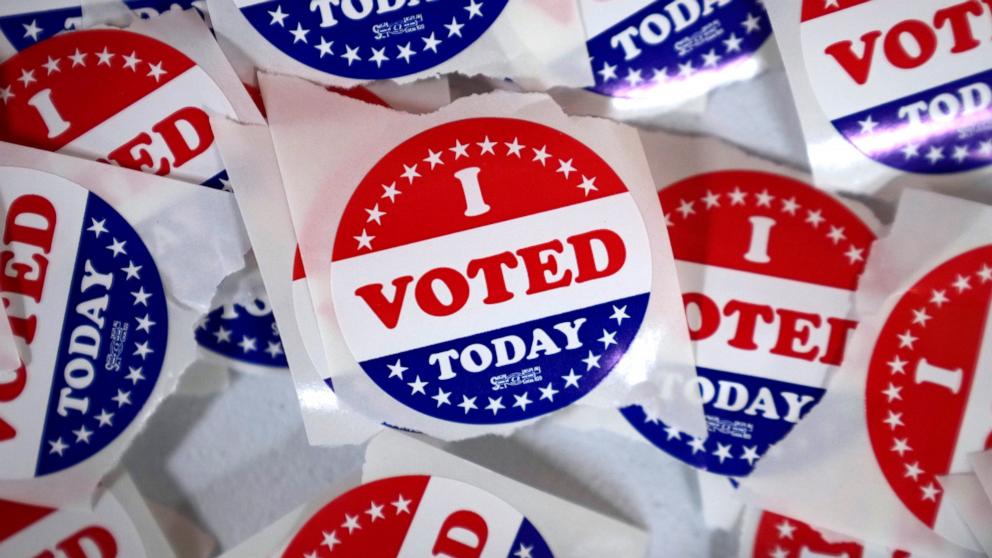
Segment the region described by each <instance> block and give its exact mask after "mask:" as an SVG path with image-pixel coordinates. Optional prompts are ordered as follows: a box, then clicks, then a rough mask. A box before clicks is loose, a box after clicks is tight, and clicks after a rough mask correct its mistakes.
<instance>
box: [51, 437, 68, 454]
mask: <svg viewBox="0 0 992 558" xmlns="http://www.w3.org/2000/svg"><path fill="white" fill-rule="evenodd" d="M48 445H50V446H51V448H50V449H49V450H48V453H49V455H51V454H53V453H57V454H59V457H61V456H62V454H64V453H65V450H67V449H69V446H68V445H67V444H66V443H65V442H63V441H62V437H61V436H59V438H58V439H57V440H55V441H54V442H48Z"/></svg>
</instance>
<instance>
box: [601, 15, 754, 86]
mask: <svg viewBox="0 0 992 558" xmlns="http://www.w3.org/2000/svg"><path fill="white" fill-rule="evenodd" d="M616 4H626V7H624V6H617V5H616ZM582 12H583V17H584V20H585V22H586V27H587V30H588V33H589V35H590V36H591V37H592V38H590V39H589V40H588V42H587V43H586V47H587V49H588V51H589V57H590V59H591V63H592V67H593V73H594V74H595V79H596V85H595V86H594V87H592V88H591V90H592V91H594V92H596V93H600V94H602V95H607V96H610V97H627V98H647V97H652V96H653V97H657V96H658V95H663V94H664V91H665V89H666V87H671V86H672V85H673V84H675V83H680V84H687V83H691V82H693V81H698V80H699V79H700V77H703V76H712V75H715V74H719V73H721V72H724V71H725V70H726V69H727V68H730V67H733V66H736V65H740V64H741V63H744V62H746V61H747V60H749V59H751V58H752V57H753V56H754V54H755V52H756V51H757V50H758V49H759V48H761V46H762V45H763V44H765V42H766V41H767V40H768V38H769V37H770V36H771V23H770V22H769V20H768V14H767V13H766V12H765V8H764V6H763V5H762V3H761V2H760V0H705V1H704V0H690V1H688V2H686V1H671V0H654V1H646V2H645V1H634V2H630V1H626V2H603V1H602V0H583V1H582Z"/></svg>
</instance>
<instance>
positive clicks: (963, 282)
mask: <svg viewBox="0 0 992 558" xmlns="http://www.w3.org/2000/svg"><path fill="white" fill-rule="evenodd" d="M952 286H953V287H954V288H955V289H956V290H957V291H958V292H959V293H963V292H965V291H967V290H968V289H970V288H971V282H970V281H968V277H966V276H964V275H958V276H957V279H955V280H954V283H953V285H952Z"/></svg>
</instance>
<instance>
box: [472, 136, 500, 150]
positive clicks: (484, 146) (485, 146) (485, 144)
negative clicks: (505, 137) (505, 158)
mask: <svg viewBox="0 0 992 558" xmlns="http://www.w3.org/2000/svg"><path fill="white" fill-rule="evenodd" d="M475 145H478V146H479V149H480V150H481V151H480V153H479V155H485V154H486V153H490V154H492V155H495V154H496V152H495V151H493V148H494V147H496V142H494V141H489V136H486V137H485V139H483V140H482V141H480V142H477V143H476V144H475Z"/></svg>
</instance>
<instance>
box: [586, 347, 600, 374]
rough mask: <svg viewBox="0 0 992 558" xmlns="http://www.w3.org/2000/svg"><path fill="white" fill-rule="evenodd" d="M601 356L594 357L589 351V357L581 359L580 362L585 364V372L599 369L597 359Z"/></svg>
mask: <svg viewBox="0 0 992 558" xmlns="http://www.w3.org/2000/svg"><path fill="white" fill-rule="evenodd" d="M602 356H603V355H594V354H593V353H592V351H589V356H587V357H586V358H584V359H582V362H584V363H586V372H588V371H590V370H592V369H593V368H599V359H600V358H602Z"/></svg>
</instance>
